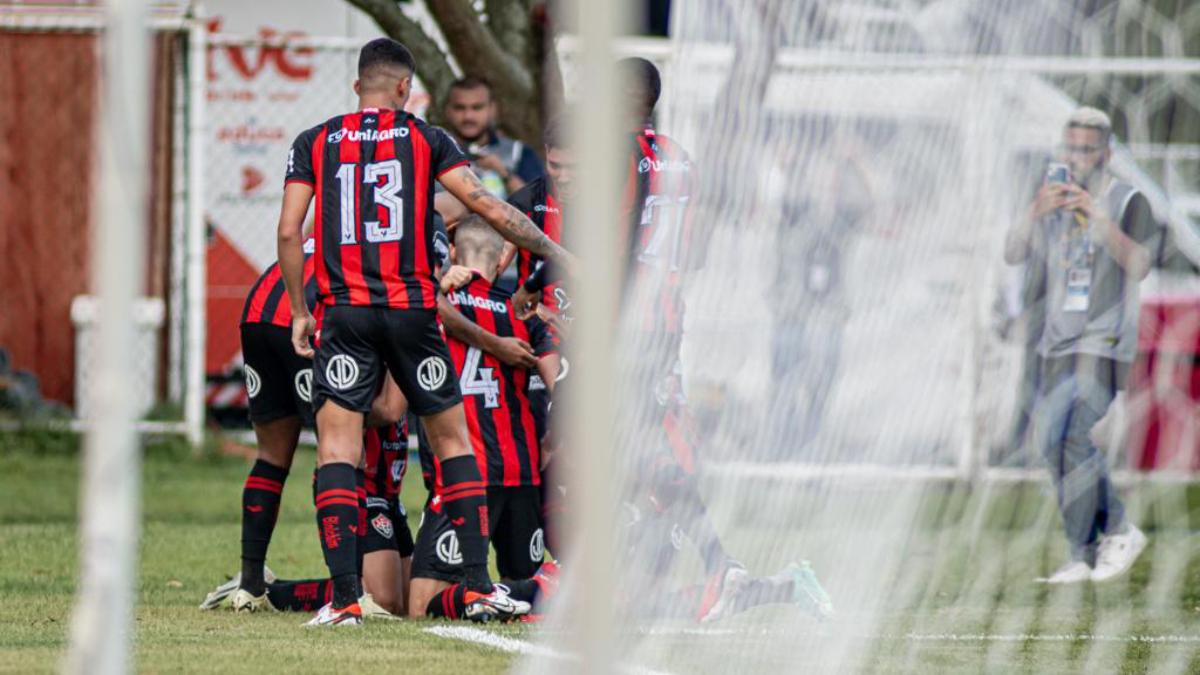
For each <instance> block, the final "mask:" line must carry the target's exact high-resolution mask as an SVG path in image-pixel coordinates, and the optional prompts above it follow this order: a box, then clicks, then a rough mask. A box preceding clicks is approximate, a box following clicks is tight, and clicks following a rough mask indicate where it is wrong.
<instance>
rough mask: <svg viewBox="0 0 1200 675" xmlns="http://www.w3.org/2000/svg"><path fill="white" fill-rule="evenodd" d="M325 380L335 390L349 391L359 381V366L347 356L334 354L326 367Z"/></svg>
mask: <svg viewBox="0 0 1200 675" xmlns="http://www.w3.org/2000/svg"><path fill="white" fill-rule="evenodd" d="M325 379H326V380H328V381H329V386H331V387H333V388H334V389H349V388H350V387H352V386H354V383H355V382H357V381H358V364H357V363H355V361H354V359H352V358H350V357H349V356H346V355H345V354H334V355H333V356H332V357H331V358H330V359H329V363H328V364H327V365H326V366H325Z"/></svg>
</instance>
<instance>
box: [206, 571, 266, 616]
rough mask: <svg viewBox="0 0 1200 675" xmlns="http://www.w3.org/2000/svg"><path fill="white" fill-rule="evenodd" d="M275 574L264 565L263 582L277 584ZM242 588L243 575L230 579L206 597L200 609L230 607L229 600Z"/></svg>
mask: <svg viewBox="0 0 1200 675" xmlns="http://www.w3.org/2000/svg"><path fill="white" fill-rule="evenodd" d="M275 578H276V577H275V573H274V572H272V571H271V568H270V567H267V566H266V565H263V581H266V582H267V583H268V584H272V583H275ZM241 586H242V573H241V572H238V573H237V574H235V575H233V576H232V577H230V579H229V581H226V582H225V583H223V584H221V585H220V586H217V587H216V589H214V590H213V591H212V592H211V593H209V594H208V595H206V596H204V602H202V603H200V609H216V608H217V607H221V606H229V602H228V600H229V598H230V597H232V596H233V594H234V593H235V592H236V591H237V590H238V589H239V588H241Z"/></svg>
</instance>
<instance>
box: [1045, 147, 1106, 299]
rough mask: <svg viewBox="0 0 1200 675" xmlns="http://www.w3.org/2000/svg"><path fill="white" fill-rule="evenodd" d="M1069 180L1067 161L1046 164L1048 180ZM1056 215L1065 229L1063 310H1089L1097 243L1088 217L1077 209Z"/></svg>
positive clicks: (1058, 181) (1060, 181)
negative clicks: (1065, 284)
mask: <svg viewBox="0 0 1200 675" xmlns="http://www.w3.org/2000/svg"><path fill="white" fill-rule="evenodd" d="M1070 180H1071V170H1070V167H1068V166H1067V165H1066V164H1057V163H1055V164H1050V165H1049V167H1047V171H1046V182H1047V183H1068V182H1070ZM1056 217H1057V219H1058V223H1059V227H1060V228H1061V230H1062V242H1063V267H1064V268H1066V275H1067V293H1066V295H1065V296H1064V297H1063V306H1062V311H1064V312H1086V311H1087V310H1088V298H1089V296H1090V295H1091V292H1092V263H1093V262H1094V261H1095V259H1096V245H1095V243H1093V242H1092V238H1091V236H1090V235H1089V234H1088V219H1087V217H1085V216H1084V215H1083V214H1082V213H1080V212H1078V211H1072V212H1066V211H1062V210H1059V211H1058V213H1057V214H1056Z"/></svg>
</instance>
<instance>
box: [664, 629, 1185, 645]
mask: <svg viewBox="0 0 1200 675" xmlns="http://www.w3.org/2000/svg"><path fill="white" fill-rule="evenodd" d="M820 628H821V627H818V630H820ZM644 632H645V634H647V635H663V636H671V635H703V636H710V637H716V636H746V637H751V636H764V635H779V636H791V637H799V636H801V635H805V634H808V635H811V633H801V632H798V631H795V630H785V629H770V628H758V629H750V630H746V629H740V630H739V629H733V628H701V627H679V628H672V627H667V626H658V627H654V628H649V629H647V630H645V631H644ZM822 633H823V634H826V635H830V634H832V633H831V632H830V633H826V632H824V631H822ZM854 637H857V638H860V639H864V640H874V639H881V640H908V641H911V642H1026V641H1031V642H1139V643H1151V644H1200V635H1197V634H1193V635H1097V634H1093V633H1047V634H1034V633H1011V634H1006V633H905V634H903V635H887V634H884V635H869V634H862V635H857V636H854Z"/></svg>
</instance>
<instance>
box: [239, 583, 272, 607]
mask: <svg viewBox="0 0 1200 675" xmlns="http://www.w3.org/2000/svg"><path fill="white" fill-rule="evenodd" d="M230 606H231V608H232V609H233V611H235V612H269V611H271V610H273V609H275V606H274V605H272V604H271V602H270V601H269V600H267V592H266V591H263V594H262V595H250V591H248V590H246V589H244V588H239V589H237V592H235V593H234V594H233V600H232V602H230Z"/></svg>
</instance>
